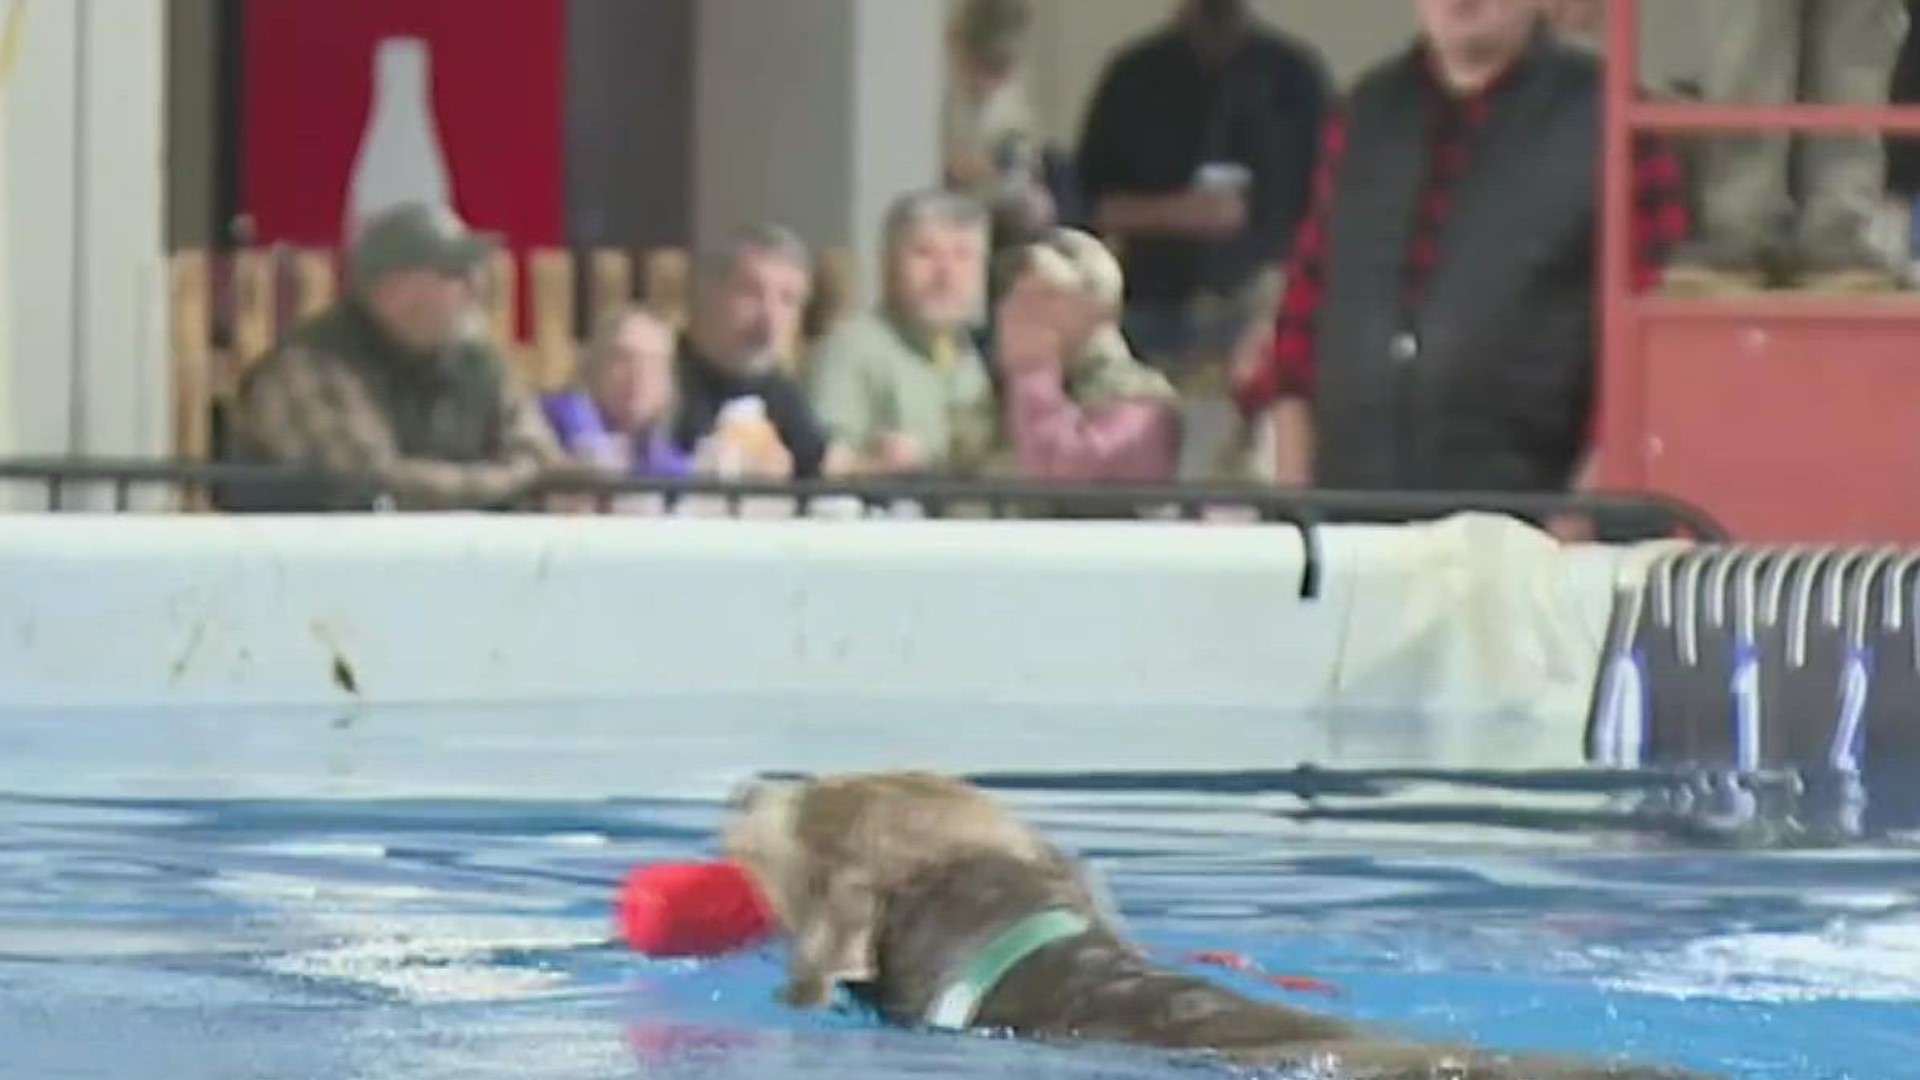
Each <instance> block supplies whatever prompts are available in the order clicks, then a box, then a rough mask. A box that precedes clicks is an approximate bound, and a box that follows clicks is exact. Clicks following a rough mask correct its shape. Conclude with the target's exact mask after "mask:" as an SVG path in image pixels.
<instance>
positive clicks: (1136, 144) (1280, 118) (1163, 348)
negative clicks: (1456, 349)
mask: <svg viewBox="0 0 1920 1080" xmlns="http://www.w3.org/2000/svg"><path fill="white" fill-rule="evenodd" d="M1329 95H1330V90H1329V79H1328V76H1327V74H1326V72H1325V70H1324V65H1323V64H1322V62H1321V59H1320V57H1319V56H1318V54H1316V53H1315V52H1314V51H1313V50H1312V49H1311V48H1310V47H1308V46H1307V45H1305V44H1303V43H1301V42H1299V41H1297V40H1295V39H1293V38H1291V37H1289V36H1287V35H1284V34H1282V33H1280V32H1279V31H1277V30H1274V29H1272V28H1270V27H1268V26H1265V25H1263V24H1262V23H1260V22H1259V21H1258V20H1257V19H1256V18H1255V17H1254V16H1253V15H1252V13H1251V12H1250V11H1249V10H1248V6H1247V3H1246V0H1182V2H1181V4H1180V5H1179V8H1178V10H1177V12H1176V13H1175V16H1174V18H1173V20H1172V21H1171V22H1170V23H1168V24H1167V25H1165V26H1163V27H1161V28H1159V29H1158V30H1155V31H1154V32H1153V33H1151V34H1149V35H1147V36H1146V37H1144V38H1142V39H1140V40H1139V41H1136V42H1134V43H1132V44H1131V45H1129V46H1128V47H1127V48H1125V49H1124V50H1123V51H1121V52H1120V53H1119V54H1118V55H1117V56H1115V57H1114V58H1113V59H1112V60H1111V61H1110V62H1109V64H1108V66H1107V68H1106V71H1105V72H1104V73H1103V75H1102V77H1101V79H1100V82H1099V85H1098V87H1097V89H1096V90H1095V93H1094V97H1093V102H1092V105H1091V107H1090V108H1089V110H1088V113H1087V116H1086V122H1085V126H1084V129H1083V131H1082V134H1081V139H1080V146H1079V154H1078V160H1077V162H1076V167H1077V170H1078V172H1079V177H1080V182H1081V185H1082V188H1083V189H1084V194H1085V196H1086V201H1087V205H1088V208H1089V211H1090V214H1091V217H1092V225H1093V229H1094V231H1096V232H1098V233H1100V234H1101V235H1102V236H1104V237H1105V238H1106V239H1107V240H1108V242H1109V243H1111V244H1113V245H1114V246H1115V247H1116V248H1117V249H1118V252H1119V254H1120V257H1121V261H1122V264H1123V266H1124V269H1125V272H1126V279H1127V298H1126V306H1127V311H1126V321H1125V329H1126V331H1127V335H1128V337H1129V339H1130V340H1131V341H1132V343H1133V345H1134V347H1135V348H1136V349H1137V350H1139V351H1140V353H1141V354H1142V356H1143V357H1145V358H1147V359H1148V360H1150V361H1153V362H1156V363H1169V362H1171V363H1180V362H1189V361H1205V360H1217V359H1220V358H1222V356H1223V354H1224V353H1225V352H1226V351H1227V350H1228V349H1229V348H1230V347H1231V346H1232V344H1233V342H1234V341H1235V340H1237V338H1238V337H1239V334H1240V332H1241V330H1242V328H1243V326H1244V324H1245V321H1246V319H1247V318H1248V317H1249V316H1250V315H1252V314H1253V313H1254V312H1255V311H1257V310H1258V307H1259V298H1260V296H1261V294H1262V291H1263V289H1262V287H1263V286H1267V288H1266V289H1265V291H1266V292H1269V293H1270V292H1271V291H1272V289H1271V284H1272V282H1271V278H1272V276H1273V275H1272V274H1271V273H1270V271H1271V270H1272V269H1273V268H1274V267H1276V266H1277V265H1278V264H1279V263H1280V262H1281V261H1282V260H1283V259H1284V258H1285V257H1286V253H1287V248H1288V244H1289V243H1290V241H1291V238H1292V236H1293V231H1294V228H1295V227H1296V226H1297V225H1298V224H1299V222H1300V219H1301V216H1302V215H1303V214H1304V213H1305V212H1306V206H1307V197H1308V189H1309V186H1310V180H1311V177H1312V173H1313V163H1314V152H1315V147H1316V145H1317V144H1318V139H1319V132H1320V121H1321V117H1322V115H1323V113H1324V112H1325V109H1326V104H1327V100H1328V97H1329Z"/></svg>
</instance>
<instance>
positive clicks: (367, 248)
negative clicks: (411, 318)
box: [350, 202, 501, 282]
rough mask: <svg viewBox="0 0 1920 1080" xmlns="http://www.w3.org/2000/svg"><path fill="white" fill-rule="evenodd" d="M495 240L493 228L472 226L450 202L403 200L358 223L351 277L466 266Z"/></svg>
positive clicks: (482, 259) (478, 260)
mask: <svg viewBox="0 0 1920 1080" xmlns="http://www.w3.org/2000/svg"><path fill="white" fill-rule="evenodd" d="M500 245H501V237H500V236H499V235H498V234H496V233H483V232H475V231H474V230H472V229H470V228H468V227H467V224H466V222H464V221H462V220H460V216H459V215H458V214H456V213H454V212H453V209H452V208H451V207H448V206H445V205H442V204H434V203H424V202H405V203H399V204H396V205H394V206H390V207H388V208H386V209H384V210H381V211H379V212H378V213H376V214H374V215H373V216H372V217H370V218H368V219H367V220H366V222H365V223H364V224H363V225H361V227H360V232H359V235H357V236H356V237H354V241H353V251H352V254H351V257H350V261H351V269H352V272H353V276H354V279H355V280H356V281H359V282H369V281H372V280H374V279H375V278H378V277H380V276H381V275H382V274H389V273H393V272H395V271H399V270H441V271H454V272H458V271H466V270H472V269H473V268H474V267H476V266H479V265H480V264H481V263H483V262H485V261H486V260H487V259H488V258H490V257H491V256H492V255H493V253H494V251H496V250H498V248H499V247H500Z"/></svg>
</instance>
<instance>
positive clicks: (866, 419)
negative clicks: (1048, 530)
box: [808, 190, 999, 476]
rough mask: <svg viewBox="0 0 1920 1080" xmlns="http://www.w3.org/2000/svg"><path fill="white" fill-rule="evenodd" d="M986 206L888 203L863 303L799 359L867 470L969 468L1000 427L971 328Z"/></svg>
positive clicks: (981, 298)
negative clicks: (871, 303) (869, 299)
mask: <svg viewBox="0 0 1920 1080" xmlns="http://www.w3.org/2000/svg"><path fill="white" fill-rule="evenodd" d="M987 243H988V241H987V215H986V212H985V211H984V210H983V209H982V208H981V206H980V205H979V204H978V203H976V202H974V201H973V200H971V199H968V198H966V197H965V196H961V195H957V194H954V193H952V192H947V191H939V190H931V191H917V192H912V193H909V194H907V195H905V196H902V197H901V198H900V199H898V200H896V201H895V203H894V205H893V207H892V209H891V211H890V212H889V214H888V217H887V226H886V230H885V239H884V241H883V246H884V249H885V250H884V251H883V252H882V253H881V263H882V268H883V274H882V277H883V289H882V296H881V299H880V303H879V305H878V306H877V307H876V308H875V309H874V310H872V311H869V312H865V313H862V314H858V315H854V316H851V317H849V318H847V319H846V320H844V321H842V322H841V323H840V325H839V326H837V327H836V328H835V329H834V331H833V332H832V333H831V334H829V335H828V336H827V337H826V338H825V339H824V340H822V341H821V342H820V344H819V346H818V347H817V348H816V350H815V352H814V354H813V357H812V359H811V360H810V362H809V364H808V375H809V380H810V389H811V392H812V399H813V403H814V407H815V408H816V409H818V410H819V414H820V419H821V421H822V423H824V424H825V425H826V427H827V430H828V431H829V432H831V433H832V436H833V438H834V439H836V440H837V441H838V442H840V443H841V444H843V445H845V446H846V447H847V448H848V450H849V452H850V453H851V455H852V463H851V464H852V468H853V470H854V471H856V472H859V473H862V474H865V475H893V476H898V475H902V474H909V473H937V474H949V475H952V474H959V475H967V474H973V473H976V472H978V471H979V470H980V469H981V468H982V467H983V466H984V465H985V464H986V461H987V458H988V457H989V455H990V454H991V453H992V452H993V450H994V448H995V444H996V441H997V439H998V436H999V431H998V420H997V413H996V411H995V410H996V406H995V395H994V388H993V380H992V379H991V377H990V376H989V375H988V371H987V365H986V363H985V361H984V360H983V359H982V358H981V356H980V353H979V350H978V349H977V348H976V346H975V344H974V342H973V339H972V336H971V334H970V330H971V329H972V327H973V326H974V325H975V324H976V323H978V322H979V321H980V320H981V319H982V316H983V310H982V309H983V307H984V304H985V289H986V271H987Z"/></svg>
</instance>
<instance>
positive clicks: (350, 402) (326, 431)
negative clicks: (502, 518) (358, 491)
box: [240, 349, 557, 509]
mask: <svg viewBox="0 0 1920 1080" xmlns="http://www.w3.org/2000/svg"><path fill="white" fill-rule="evenodd" d="M265 365H266V366H264V367H263V368H262V369H261V370H259V371H258V372H257V373H256V375H255V377H254V378H253V380H252V381H251V382H250V384H249V386H248V388H247V392H246V393H245V394H244V395H243V397H242V399H241V401H240V406H241V417H240V421H241V423H242V424H243V425H245V427H246V429H247V430H248V432H249V433H250V434H251V435H252V437H253V438H254V439H255V440H256V441H257V442H258V443H259V445H260V447H261V449H263V450H264V451H266V452H267V453H268V454H269V455H271V456H272V457H273V458H275V459H276V460H279V461H282V462H284V463H286V464H289V465H308V466H316V467H318V468H320V469H323V470H325V471H327V472H332V473H337V474H341V475H344V476H349V477H364V478H370V479H373V480H375V481H377V482H379V483H380V484H382V485H383V486H384V487H385V489H386V494H388V495H390V496H392V498H393V499H394V501H395V502H396V503H397V504H398V505H399V506H400V507H401V508H402V509H457V508H475V507H484V506H492V505H497V504H500V503H503V502H507V501H509V500H511V499H512V498H514V497H516V496H517V495H519V494H521V493H522V492H523V491H525V490H526V489H527V488H528V487H529V486H530V485H531V484H532V483H533V482H534V481H535V480H536V479H537V478H538V477H539V475H540V471H541V459H540V457H539V454H538V451H537V450H536V449H535V447H536V445H537V443H538V441H539V440H538V437H537V436H529V435H528V434H527V433H526V431H525V430H524V424H525V419H524V417H521V418H516V420H515V421H514V426H515V428H516V429H517V430H515V431H514V433H513V437H512V441H513V446H514V452H513V453H512V455H511V456H510V457H509V458H507V459H506V460H503V461H499V462H487V463H483V464H460V463H455V462H447V461H433V460H430V459H426V458H414V457H407V456H405V455H404V454H402V453H401V450H400V445H399V441H398V439H397V438H396V437H395V435H394V432H393V430H392V428H391V427H390V426H389V425H388V423H387V419H386V417H385V416H384V415H383V414H382V412H381V410H380V408H379V406H378V404H377V403H375V401H374V400H373V398H372V396H371V395H369V394H368V393H367V390H366V386H365V384H363V383H362V382H361V381H360V379H359V378H358V377H357V376H355V375H354V374H353V373H352V372H351V371H349V370H347V368H346V367H345V366H344V365H342V364H341V363H339V362H338V361H336V360H333V359H331V358H329V357H327V356H325V355H323V354H320V353H316V352H314V351H312V350H309V349H292V350H289V351H288V352H285V353H283V354H280V355H278V356H275V357H273V358H271V359H269V360H268V361H266V362H265ZM533 419H534V420H536V421H539V422H540V423H541V424H542V425H543V426H544V423H545V421H544V420H541V418H540V417H539V416H538V415H537V412H536V414H535V416H534V417H533ZM551 439H552V436H551V434H548V436H547V441H548V444H549V445H551ZM556 449H557V448H556Z"/></svg>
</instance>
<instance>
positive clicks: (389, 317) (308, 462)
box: [227, 203, 575, 510]
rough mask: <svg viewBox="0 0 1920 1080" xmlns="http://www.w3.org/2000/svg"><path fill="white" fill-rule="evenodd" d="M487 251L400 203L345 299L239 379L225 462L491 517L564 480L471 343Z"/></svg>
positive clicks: (505, 383) (512, 386) (521, 403)
mask: <svg viewBox="0 0 1920 1080" xmlns="http://www.w3.org/2000/svg"><path fill="white" fill-rule="evenodd" d="M493 247H494V241H493V240H492V239H491V238H488V237H485V236H482V235H479V234H476V233H473V232H470V231H468V230H467V228H466V226H465V225H464V224H463V223H462V222H461V221H460V220H459V219H458V218H457V217H456V216H454V214H453V213H452V211H450V210H448V209H445V208H442V207H432V206H428V205H426V204H422V203H408V204H403V205H400V206H396V207H394V208H392V209H389V210H387V211H385V212H383V213H381V214H378V215H376V216H375V217H373V218H372V219H370V220H369V221H368V222H367V224H366V226H365V227H364V229H363V231H362V232H361V234H360V235H359V236H358V237H357V238H356V240H355V242H354V244H353V246H352V250H351V253H350V256H349V262H350V265H349V279H350V280H349V288H348V291H347V294H346V295H345V296H344V297H343V298H342V299H341V300H340V301H338V302H337V303H335V304H334V305H333V306H332V307H330V308H328V309H326V310H325V311H323V312H321V313H319V314H318V315H316V316H314V317H313V318H311V319H309V320H308V321H306V322H304V323H302V324H301V325H299V326H297V327H295V328H294V329H293V330H292V331H291V332H290V333H289V334H288V335H287V337H286V338H285V339H284V340H283V341H281V342H280V343H279V344H277V345H276V346H275V347H274V349H273V351H272V352H271V353H269V354H268V355H267V356H266V357H264V358H262V359H261V360H260V361H259V362H258V363H257V364H255V365H254V366H253V367H252V368H251V369H250V370H249V372H248V373H247V376H246V377H245V379H244V380H243V381H242V383H241V386H240V391H239V395H238V401H237V405H236V415H235V418H234V419H235V431H234V436H235V454H236V456H237V457H238V458H239V459H240V460H242V461H250V462H256V463H276V464H284V465H291V466H300V467H307V468H312V469H316V470H319V471H323V472H327V473H332V474H336V475H340V476H345V477H348V478H352V479H354V480H361V479H367V480H372V481H375V482H377V483H378V484H379V485H381V486H382V487H383V488H384V490H385V493H386V494H387V495H388V496H389V497H390V498H391V499H392V500H393V502H394V504H395V505H396V506H397V507H399V508H401V509H474V508H497V507H502V506H506V505H508V504H511V503H513V502H515V501H517V500H518V499H520V498H521V497H522V496H524V495H526V494H528V493H529V492H530V490H531V489H532V488H533V487H534V486H535V485H536V484H538V483H539V482H541V481H542V480H543V479H547V478H551V477H557V476H560V475H564V474H568V473H571V472H573V471H575V470H570V469H568V468H567V467H566V466H567V457H566V454H565V452H564V451H562V450H561V448H560V446H559V444H558V442H556V441H555V439H554V435H553V432H552V431H551V430H550V429H549V428H548V427H547V424H546V421H545V420H544V419H543V418H542V417H541V415H540V409H539V407H538V405H537V404H535V402H534V400H533V397H532V396H531V395H530V394H528V393H526V392H524V391H523V389H522V388H521V386H520V385H519V383H518V381H517V380H516V378H515V376H514V373H513V371H512V370H511V368H510V366H509V365H508V364H507V362H506V361H505V359H504V358H503V357H501V355H500V354H499V353H498V352H497V351H496V350H495V349H493V348H492V347H491V346H490V345H489V344H488V343H487V342H486V341H485V339H484V338H483V337H482V336H481V331H480V326H481V323H480V319H479V312H478V308H477V306H476V304H475V295H474V281H475V276H476V274H477V273H478V272H479V269H480V267H481V266H482V265H483V264H484V263H485V261H486V259H487V257H488V255H489V254H490V253H491V252H492V250H493ZM227 498H229V499H232V500H234V501H235V502H237V503H239V504H243V505H241V506H236V508H252V509H264V508H272V509H281V510H298V509H310V510H322V509H347V508H361V507H364V506H365V505H366V501H365V499H363V498H361V497H359V495H358V494H357V493H356V494H351V495H350V494H348V493H345V492H341V491H334V490H326V491H321V490H314V491H303V492H285V493H278V494H272V495H269V494H268V493H265V492H229V493H227ZM267 503H272V504H273V505H272V506H271V507H268V506H267V505H266V504H267Z"/></svg>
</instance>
